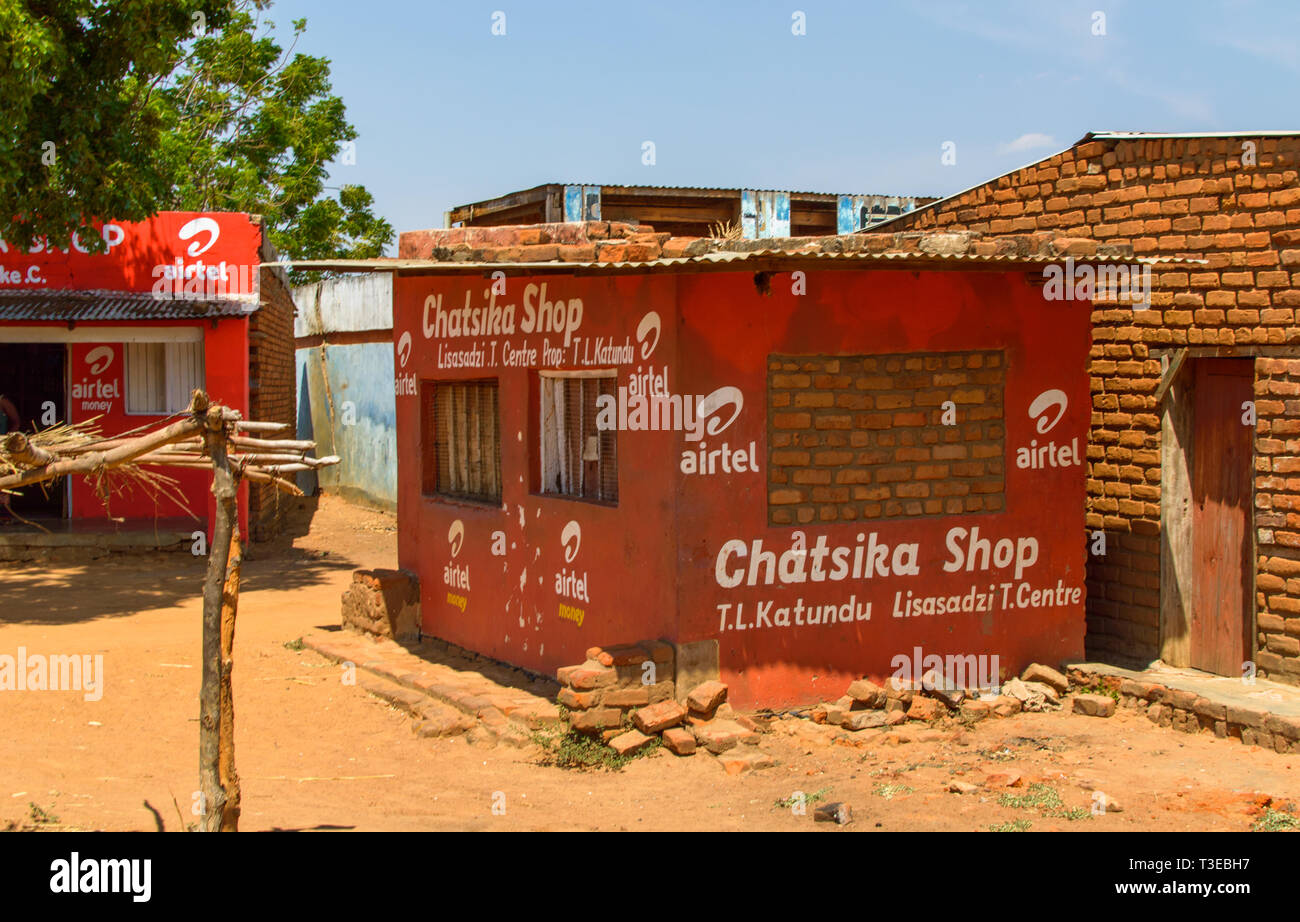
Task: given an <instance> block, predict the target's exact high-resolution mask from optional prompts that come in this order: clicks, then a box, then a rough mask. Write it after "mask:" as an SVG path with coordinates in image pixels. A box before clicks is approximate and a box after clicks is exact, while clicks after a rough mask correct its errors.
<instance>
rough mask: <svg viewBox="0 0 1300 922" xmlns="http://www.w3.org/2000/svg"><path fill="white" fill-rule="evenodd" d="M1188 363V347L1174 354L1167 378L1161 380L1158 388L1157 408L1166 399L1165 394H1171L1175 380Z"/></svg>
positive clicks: (1166, 374) (1166, 373)
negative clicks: (1185, 363) (1171, 387)
mask: <svg viewBox="0 0 1300 922" xmlns="http://www.w3.org/2000/svg"><path fill="white" fill-rule="evenodd" d="M1186 361H1187V347H1186V346H1184V347H1183V348H1181V349H1179V350H1178V351H1177V352H1175V353H1174V357H1173V359H1171V360H1170V362H1169V369H1168V370H1167V371H1166V372H1165V376H1164V377H1163V378H1162V379H1161V380H1160V386H1159V387H1157V388H1156V406H1160V404H1161V402H1162V401H1163V400H1164V399H1165V394H1167V393H1169V388H1170V386H1171V385H1172V384H1173V383H1174V378H1176V377H1178V372H1179V371H1180V370H1181V369H1182V367H1183V363H1184V362H1186Z"/></svg>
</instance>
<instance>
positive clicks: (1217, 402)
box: [1188, 359, 1255, 676]
mask: <svg viewBox="0 0 1300 922" xmlns="http://www.w3.org/2000/svg"><path fill="white" fill-rule="evenodd" d="M1194 372H1195V375H1196V378H1195V384H1194V391H1195V395H1194V398H1193V399H1194V405H1193V406H1194V409H1193V415H1194V421H1195V425H1194V427H1193V429H1194V431H1193V438H1194V440H1195V448H1194V450H1193V454H1194V457H1195V463H1194V464H1193V465H1192V575H1193V578H1194V583H1193V585H1192V590H1191V593H1192V605H1191V622H1190V624H1189V626H1188V642H1189V653H1190V663H1189V665H1191V666H1192V667H1193V668H1196V669H1204V670H1205V671H1207V672H1213V673H1216V674H1218V675H1233V676H1239V675H1241V669H1242V664H1243V663H1244V662H1245V661H1246V660H1248V659H1250V656H1251V653H1250V651H1251V647H1252V644H1251V636H1250V631H1251V625H1252V624H1253V622H1254V596H1253V582H1254V580H1253V573H1254V570H1255V567H1254V560H1253V559H1252V552H1251V548H1252V547H1253V541H1252V533H1251V523H1252V521H1253V516H1252V512H1253V510H1252V509H1251V500H1252V494H1253V477H1254V470H1253V468H1254V464H1253V461H1254V435H1255V429H1254V427H1253V426H1248V425H1244V424H1243V423H1242V419H1241V415H1242V403H1243V402H1244V401H1248V400H1251V399H1252V398H1253V395H1254V382H1255V363H1254V362H1253V361H1252V360H1251V359H1198V360H1197V361H1196V363H1195V366H1194Z"/></svg>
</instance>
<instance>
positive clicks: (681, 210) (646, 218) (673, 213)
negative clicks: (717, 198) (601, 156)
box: [601, 198, 736, 224]
mask: <svg viewBox="0 0 1300 922" xmlns="http://www.w3.org/2000/svg"><path fill="white" fill-rule="evenodd" d="M735 211H736V209H735V208H734V207H733V205H732V204H731V203H730V202H720V203H718V204H716V205H708V206H704V207H699V206H685V205H680V206H679V205H635V204H621V203H611V202H610V201H609V200H608V199H607V198H606V199H604V200H603V201H602V202H601V214H602V215H603V216H604V217H603V220H606V221H627V220H636V221H642V222H644V223H646V224H654V223H655V222H656V221H674V222H682V223H686V222H698V223H701V224H708V223H716V222H719V221H721V222H723V223H726V222H727V221H730V220H733V219H734V217H735Z"/></svg>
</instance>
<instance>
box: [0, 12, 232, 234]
mask: <svg viewBox="0 0 1300 922" xmlns="http://www.w3.org/2000/svg"><path fill="white" fill-rule="evenodd" d="M228 14H229V2H228V0H115V2H111V3H105V2H102V0H0V119H2V120H3V126H4V127H3V128H0V237H3V238H4V239H5V240H8V241H14V242H17V243H18V245H19V246H22V245H25V244H26V242H27V241H29V240H32V239H33V238H37V237H47V238H48V239H49V240H50V242H51V243H53V244H55V245H56V246H59V247H61V248H66V247H67V245H68V242H69V240H70V238H71V236H72V234H73V232H75V231H77V230H82V231H83V234H82V235H81V236H82V237H83V238H85V242H86V245H87V246H95V245H98V246H100V247H102V246H103V241H102V240H100V239H99V238H98V237H97V235H94V234H87V233H84V231H86V230H88V228H89V225H90V223H91V220H92V219H93V218H95V217H97V216H104V217H106V218H113V219H116V220H121V221H137V220H140V219H143V218H146V217H148V216H149V215H151V214H153V213H154V212H156V211H157V210H158V205H159V203H160V202H163V201H165V200H166V196H167V195H168V192H169V190H170V189H171V187H172V185H173V177H172V176H171V174H170V173H169V172H168V170H167V168H166V166H165V165H164V164H162V163H160V162H158V161H157V160H155V159H154V158H153V157H152V156H151V154H152V152H154V151H156V150H157V149H158V146H159V142H160V140H161V136H162V131H163V112H162V111H161V109H160V108H159V106H158V101H159V100H158V96H157V91H158V89H159V88H160V87H161V86H162V85H163V84H164V83H165V82H166V81H167V80H168V79H169V77H170V75H171V74H172V72H173V71H174V70H175V68H176V66H177V64H178V63H179V62H180V60H181V58H182V57H183V56H184V53H185V48H184V46H185V42H186V40H187V39H190V38H192V37H193V31H194V30H195V29H196V28H199V27H202V28H222V27H223V26H224V25H225V24H226V22H227V20H228Z"/></svg>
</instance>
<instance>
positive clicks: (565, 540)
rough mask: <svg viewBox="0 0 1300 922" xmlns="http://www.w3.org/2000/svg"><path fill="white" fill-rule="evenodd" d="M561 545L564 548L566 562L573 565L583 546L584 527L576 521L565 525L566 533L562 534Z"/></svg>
mask: <svg viewBox="0 0 1300 922" xmlns="http://www.w3.org/2000/svg"><path fill="white" fill-rule="evenodd" d="M560 544H561V545H563V546H564V562H565V563H573V558H575V557H577V556H578V548H580V547H581V546H582V526H581V525H579V524H578V523H577V522H574V521H570V522H569V524H568V525H565V526H564V531H562V532H560Z"/></svg>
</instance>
